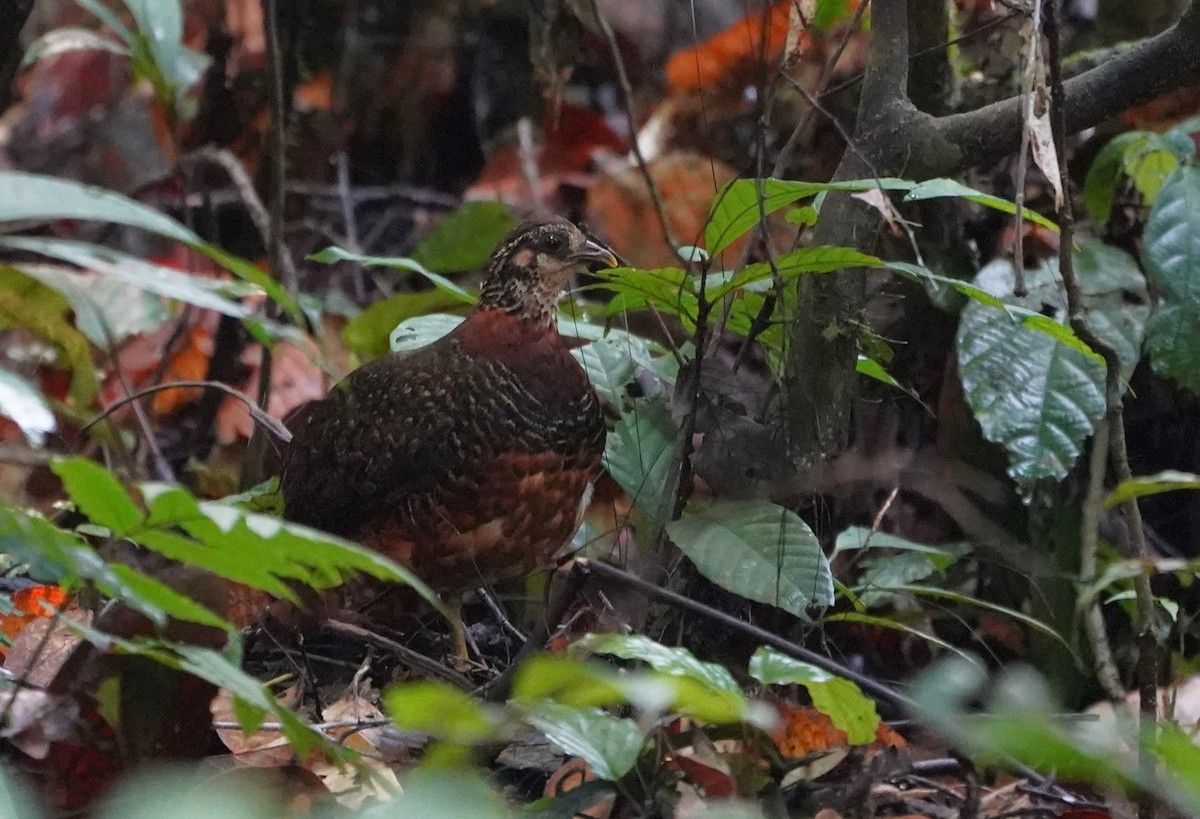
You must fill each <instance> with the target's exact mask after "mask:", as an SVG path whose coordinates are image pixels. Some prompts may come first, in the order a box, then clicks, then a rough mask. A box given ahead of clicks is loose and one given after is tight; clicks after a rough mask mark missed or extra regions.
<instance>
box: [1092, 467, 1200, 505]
mask: <svg viewBox="0 0 1200 819" xmlns="http://www.w3.org/2000/svg"><path fill="white" fill-rule="evenodd" d="M1180 489H1200V475H1194V474H1192V473H1191V472H1177V471H1176V470H1174V469H1168V470H1166V471H1164V472H1159V473H1158V474H1157V475H1147V476H1145V477H1138V478H1130V479H1129V480H1127V481H1121V483H1119V484H1117V487H1116V489H1114V490H1113V491H1112V492H1109V493H1108V497H1106V498H1105V499H1104V505H1105V506H1106V507H1108V508H1110V509H1111V508H1112V507H1114V506H1120V505H1121V504H1122V503H1125V502H1126V501H1131V500H1133V499H1134V498H1143V497H1146V496H1147V495H1158V494H1160V493H1162V492H1175V491H1178V490H1180Z"/></svg>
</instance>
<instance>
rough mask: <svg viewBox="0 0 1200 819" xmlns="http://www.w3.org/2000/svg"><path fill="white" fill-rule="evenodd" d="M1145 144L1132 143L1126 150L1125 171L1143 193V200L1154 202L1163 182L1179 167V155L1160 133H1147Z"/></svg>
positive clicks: (1138, 190)
mask: <svg viewBox="0 0 1200 819" xmlns="http://www.w3.org/2000/svg"><path fill="white" fill-rule="evenodd" d="M1147 136H1148V137H1149V138H1148V140H1147V142H1146V144H1145V145H1130V146H1129V147H1128V148H1126V150H1125V156H1124V171H1125V173H1126V174H1127V175H1128V176H1129V179H1130V180H1131V181H1132V182H1133V186H1134V188H1136V189H1137V192H1138V193H1139V194H1141V196H1142V201H1143V202H1145V203H1146V204H1150V205H1152V204H1154V202H1155V200H1157V199H1158V194H1159V193H1160V192H1161V191H1162V187H1163V184H1164V183H1165V182H1166V181H1167V179H1168V177H1170V175H1171V174H1172V173H1173V172H1174V171H1175V169H1176V168H1178V167H1179V157H1177V156H1176V155H1175V153H1174V151H1172V150H1171V146H1170V145H1169V144H1168V143H1167V142H1166V141H1165V140H1164V139H1163V138H1162V137H1161V136H1159V135H1158V134H1147Z"/></svg>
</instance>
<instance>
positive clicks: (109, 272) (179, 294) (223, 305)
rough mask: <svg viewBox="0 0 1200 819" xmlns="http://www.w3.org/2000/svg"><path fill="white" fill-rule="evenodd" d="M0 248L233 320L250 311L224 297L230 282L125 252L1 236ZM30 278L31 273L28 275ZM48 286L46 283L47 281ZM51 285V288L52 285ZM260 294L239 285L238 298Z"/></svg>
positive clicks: (255, 290) (62, 241) (57, 241)
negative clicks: (66, 265) (62, 264)
mask: <svg viewBox="0 0 1200 819" xmlns="http://www.w3.org/2000/svg"><path fill="white" fill-rule="evenodd" d="M0 246H3V247H12V248H16V249H18V250H26V251H29V252H31V253H40V254H42V255H44V256H50V257H52V258H55V259H60V260H61V261H64V262H70V263H71V264H74V265H78V266H80V267H83V268H86V269H88V270H92V271H95V272H96V273H99V274H100V275H101V276H104V277H108V278H111V279H114V280H116V281H119V282H123V283H125V284H127V285H132V286H134V287H137V288H139V289H141V290H144V291H146V292H147V293H154V294H155V295H158V296H162V297H164V298H168V299H175V300H177V301H182V302H186V303H188V304H193V305H195V306H196V307H203V308H205V309H208V310H216V311H217V312H218V313H223V314H224V315H227V316H232V317H233V318H237V319H240V318H245V317H247V316H249V315H250V314H251V312H252V311H251V310H250V309H249V308H247V307H245V306H244V305H241V304H239V303H237V302H235V301H231V300H230V299H228V298H226V297H225V296H224V295H223V293H225V292H229V291H230V289H231V288H230V287H229V282H221V281H218V280H216V279H206V278H202V277H200V276H189V275H188V274H186V273H181V272H179V271H178V270H175V269H173V268H170V267H166V266H164V265H159V264H154V263H153V262H148V261H146V260H144V259H141V258H139V257H137V256H131V255H129V254H128V253H121V252H119V251H116V250H110V249H109V248H106V247H101V246H99V245H93V244H89V243H87V242H76V241H73V240H70V239H49V238H43V237H40V236H4V237H0ZM31 275H32V274H31ZM47 284H49V282H47ZM51 286H53V285H51ZM255 292H259V293H261V292H262V290H261V288H257V287H254V288H247V287H245V286H242V287H241V288H240V293H239V295H251V294H253V293H255Z"/></svg>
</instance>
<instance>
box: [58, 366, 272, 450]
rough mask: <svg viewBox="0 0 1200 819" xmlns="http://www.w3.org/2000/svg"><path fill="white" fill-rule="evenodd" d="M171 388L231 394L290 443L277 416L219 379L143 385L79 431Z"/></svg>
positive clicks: (106, 409) (255, 418)
mask: <svg viewBox="0 0 1200 819" xmlns="http://www.w3.org/2000/svg"><path fill="white" fill-rule="evenodd" d="M173 389H206V390H207V389H211V390H220V391H221V392H223V393H225V394H226V395H232V396H233V397H234V398H236V399H237V400H239V401H241V402H242V403H243V404H245V405H246V409H247V410H248V411H249V412H250V417H251V418H252V419H253V420H254V421H255V422H257V423H259V424H261V425H262V426H263V427H264V428H265V429H267V430H268V431H270V432H271V433H273V434H274V435H275V437H276V438H278V439H279V440H280V441H282V442H283V443H285V444H286V443H290V442H291V440H292V433H291V432H289V431H288V428H287V427H285V426H284V425H283V423H282V422H281V421H279V420H278V419H277V418H274V417H272V416H271V415H268V414H267V413H266V412H265V411H264V410H263V409H262V407H260V406H259V405H258V404H257V403H256V402H255V401H254V399H253V398H251V397H250V396H248V395H246V393H244V392H242V391H241V390H238V389H235V388H233V387H231V386H229V385H228V384H222V383H221V382H220V381H169V382H167V383H165V384H155V385H154V386H152V387H145V388H143V389H140V390H138V391H137V392H134V393H130V394H127V395H126V396H125V397H124V398H120V399H118V400H117V401H115V402H113V403H112V404H110V405H109V406H107V407H105V408H104V411H103V412H101V413H100V414H99V415H97V416H96V417H95V418H93V419H92V420H91V421H88V422H87V424H85V425H84V427H83V429H81V430H80V432H87V431H88V430H89V429H91V428H92V427H94V426H95V425H96V424H98V423H100V422H101V421H103V420H104V419H105V418H107V417H108V416H110V415H112V414H113V413H114V412H116V411H117V410H119V409H120V408H121V407H123V406H125V405H126V404H128V403H130V402H132V401H137V400H138V399H140V398H145V397H146V396H147V395H153V394H154V393H156V392H162V391H163V390H173Z"/></svg>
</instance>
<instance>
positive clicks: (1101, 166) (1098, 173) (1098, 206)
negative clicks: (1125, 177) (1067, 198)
mask: <svg viewBox="0 0 1200 819" xmlns="http://www.w3.org/2000/svg"><path fill="white" fill-rule="evenodd" d="M1142 138H1143V135H1142V132H1138V131H1126V132H1125V133H1123V134H1118V135H1117V136H1115V137H1113V138H1112V139H1111V140H1109V141H1108V144H1106V145H1105V146H1104V147H1103V148H1101V149H1100V152H1099V153H1098V154H1096V158H1095V159H1093V160H1092V166H1091V167H1090V168H1089V169H1088V173H1087V178H1086V179H1085V180H1084V183H1083V206H1084V207H1085V208H1086V209H1087V212H1088V215H1089V216H1091V217H1092V219H1094V220H1095V221H1096V222H1098V223H1100V224H1102V225H1103V224H1105V223H1107V222H1108V219H1109V217H1110V216H1111V215H1112V203H1113V196H1114V194H1115V192H1116V187H1117V180H1118V179H1119V178H1120V176H1121V171H1122V168H1123V166H1124V161H1125V149H1126V148H1128V147H1129V146H1130V144H1132V143H1133V142H1135V141H1136V140H1139V139H1142Z"/></svg>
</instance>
